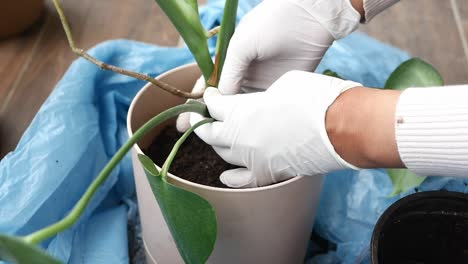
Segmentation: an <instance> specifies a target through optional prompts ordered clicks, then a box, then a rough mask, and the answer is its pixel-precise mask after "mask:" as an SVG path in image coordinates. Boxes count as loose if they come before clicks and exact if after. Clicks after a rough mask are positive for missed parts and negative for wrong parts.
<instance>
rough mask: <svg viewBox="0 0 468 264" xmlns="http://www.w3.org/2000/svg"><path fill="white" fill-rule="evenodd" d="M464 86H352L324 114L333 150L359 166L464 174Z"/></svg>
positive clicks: (467, 144)
mask: <svg viewBox="0 0 468 264" xmlns="http://www.w3.org/2000/svg"><path fill="white" fill-rule="evenodd" d="M467 97H468V86H452V87H441V88H412V89H408V90H406V91H405V92H403V93H401V92H399V91H389V90H377V89H369V88H354V89H351V90H349V91H347V92H345V93H343V94H342V95H341V96H339V97H338V98H337V99H336V100H335V102H334V103H333V104H332V105H331V106H330V107H329V109H328V112H327V116H326V127H327V132H328V135H329V138H330V141H331V142H332V144H333V146H334V148H335V150H336V151H337V153H338V154H339V155H340V156H341V157H342V158H343V159H345V160H346V161H348V162H350V163H351V164H354V165H356V166H358V167H361V168H378V167H404V166H405V165H406V166H407V167H408V168H409V169H411V170H413V171H414V172H415V173H417V174H419V175H442V176H443V175H446V176H465V177H466V176H468V104H467V103H466V100H467Z"/></svg>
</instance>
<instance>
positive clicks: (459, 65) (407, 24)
mask: <svg viewBox="0 0 468 264" xmlns="http://www.w3.org/2000/svg"><path fill="white" fill-rule="evenodd" d="M458 2H466V1H465V0H462V1H458ZM361 30H362V31H364V32H366V33H368V34H369V35H371V36H373V37H375V38H377V39H380V40H382V41H384V42H387V43H390V44H392V45H394V46H396V47H399V48H401V49H403V50H406V51H408V52H409V53H410V54H412V55H413V56H417V57H420V58H422V59H424V60H426V61H428V62H430V63H431V64H433V65H434V66H435V67H436V68H437V69H438V70H439V71H440V72H441V73H442V75H443V76H444V79H445V81H446V83H447V84H460V83H468V61H467V60H466V58H465V54H464V50H463V46H462V42H461V38H460V35H459V33H458V30H457V27H456V23H455V19H454V17H453V12H452V9H451V5H450V1H440V0H411V1H401V2H399V3H398V4H396V5H395V6H393V7H392V8H390V9H388V10H386V11H385V12H383V13H382V14H380V15H379V16H377V17H376V18H374V20H373V21H371V22H370V23H369V24H368V25H366V26H363V27H361Z"/></svg>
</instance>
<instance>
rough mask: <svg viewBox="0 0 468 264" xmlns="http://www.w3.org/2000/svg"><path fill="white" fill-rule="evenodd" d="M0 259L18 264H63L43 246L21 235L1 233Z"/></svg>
mask: <svg viewBox="0 0 468 264" xmlns="http://www.w3.org/2000/svg"><path fill="white" fill-rule="evenodd" d="M0 261H7V262H10V263H16V264H33V263H34V264H61V263H62V262H61V261H59V260H57V259H56V258H54V257H51V256H49V255H48V254H47V253H46V252H45V251H43V250H42V249H41V248H39V247H37V246H35V245H32V244H28V243H26V242H25V241H24V240H22V239H21V238H19V237H13V236H7V235H0Z"/></svg>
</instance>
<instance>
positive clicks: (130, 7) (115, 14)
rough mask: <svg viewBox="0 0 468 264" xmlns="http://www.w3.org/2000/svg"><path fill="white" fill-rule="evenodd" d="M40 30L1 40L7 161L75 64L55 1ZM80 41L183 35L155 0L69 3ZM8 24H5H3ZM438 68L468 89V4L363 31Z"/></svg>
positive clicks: (1, 130)
mask: <svg viewBox="0 0 468 264" xmlns="http://www.w3.org/2000/svg"><path fill="white" fill-rule="evenodd" d="M46 1H47V2H46V4H47V10H46V12H45V13H44V16H43V19H42V21H41V23H40V24H38V25H37V26H35V27H34V28H33V29H31V30H29V31H28V32H26V33H24V34H22V35H20V36H18V37H16V38H12V39H9V40H3V41H0V158H1V157H3V156H4V155H5V154H6V153H7V152H9V151H11V150H13V149H14V148H15V146H16V144H17V142H18V140H19V138H20V137H21V134H22V133H23V132H24V130H25V129H26V128H27V126H28V125H29V123H30V122H31V120H32V118H33V117H34V115H35V113H36V112H37V110H38V109H39V107H40V106H41V104H42V103H43V102H44V100H45V99H46V98H47V96H48V95H49V94H50V92H51V90H52V89H53V88H54V86H55V84H56V83H57V81H58V80H59V79H60V78H61V76H62V75H63V73H64V72H65V70H66V69H67V67H68V66H69V64H70V63H71V62H72V61H73V60H74V59H75V56H74V55H73V54H72V53H71V52H70V50H69V48H68V46H67V42H66V39H65V35H64V34H63V32H62V29H61V26H60V22H59V20H58V17H57V15H56V13H55V12H54V9H53V7H52V4H51V1H50V0H46ZM62 3H63V6H64V10H65V12H66V14H67V15H68V17H69V20H70V22H71V26H72V30H73V32H74V35H75V38H76V40H77V43H78V45H79V46H80V47H82V48H90V47H92V46H93V45H95V44H96V43H98V42H101V41H104V40H108V39H115V38H128V39H134V40H139V41H144V42H148V43H155V44H162V45H175V44H176V43H177V40H178V35H177V33H176V32H175V30H174V29H173V28H172V27H171V25H170V23H169V22H168V20H167V19H166V17H165V16H164V15H163V14H162V13H161V11H160V9H159V8H158V7H157V6H156V4H155V3H154V1H150V0H148V1H143V0H138V1H128V0H112V1H110V0H99V1H95V0H80V1H73V0H62ZM0 19H1V18H0ZM361 30H363V31H364V32H367V33H368V34H370V35H372V36H374V37H376V38H378V39H380V40H383V41H385V42H388V43H390V44H393V45H395V46H397V47H400V48H402V49H405V50H407V51H408V52H410V53H411V54H413V55H414V56H418V57H421V58H423V59H425V60H427V61H429V62H431V63H432V64H433V65H435V66H436V67H437V68H438V69H439V70H440V71H441V72H442V73H443V75H444V77H445V79H446V82H447V83H448V84H460V83H468V47H467V39H468V1H467V0H444V1H441V0H406V1H401V3H399V4H397V5H396V6H395V7H393V8H392V9H390V10H388V11H386V12H385V13H383V14H381V15H380V16H379V17H377V18H375V19H374V20H373V21H372V22H371V23H370V24H369V25H366V26H363V27H361Z"/></svg>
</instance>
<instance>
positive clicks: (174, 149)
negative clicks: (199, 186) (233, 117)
mask: <svg viewBox="0 0 468 264" xmlns="http://www.w3.org/2000/svg"><path fill="white" fill-rule="evenodd" d="M214 121H215V120H214V119H213V118H207V119H203V120H202V121H200V122H198V123H196V124H195V125H193V126H192V127H190V128H189V129H188V130H187V131H185V133H184V134H183V135H182V136H181V137H180V138H179V140H177V142H176V143H175V144H174V146H173V147H172V150H171V152H170V153H169V155H168V156H167V158H166V161H165V162H164V164H163V166H162V168H161V173H160V174H161V177H163V179H164V180H166V177H167V173H168V172H169V167H170V166H171V164H172V161H173V160H174V158H175V155H176V154H177V151H178V150H179V148H180V146H181V145H182V144H183V143H184V141H185V140H186V139H187V138H188V136H190V134H191V133H192V132H193V131H194V130H195V129H197V127H199V126H202V125H204V124H207V123H212V122H214Z"/></svg>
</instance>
